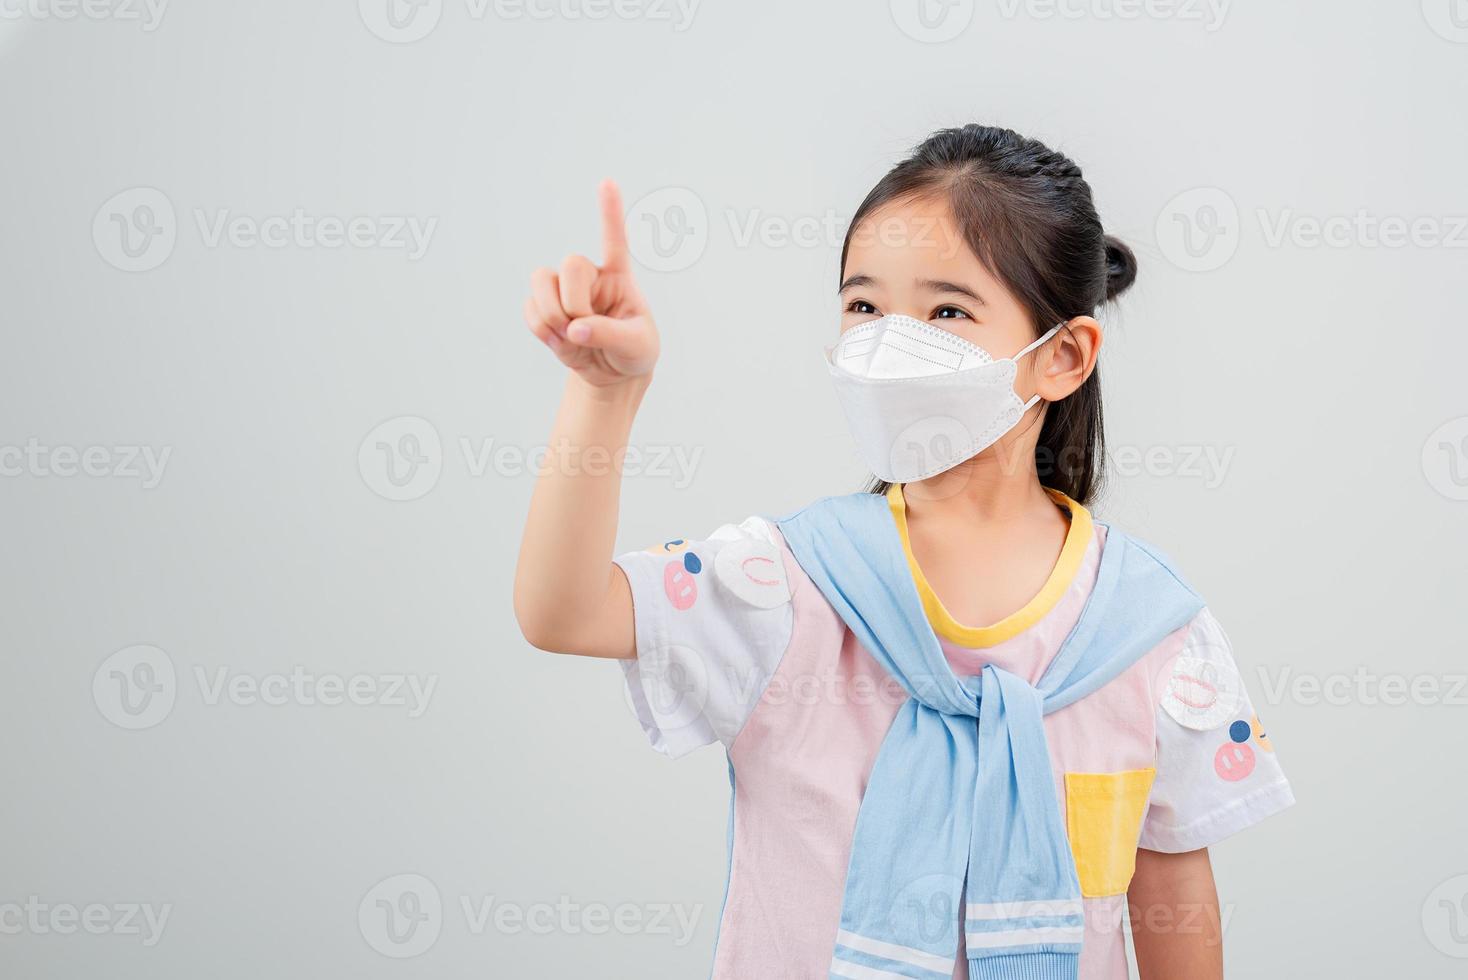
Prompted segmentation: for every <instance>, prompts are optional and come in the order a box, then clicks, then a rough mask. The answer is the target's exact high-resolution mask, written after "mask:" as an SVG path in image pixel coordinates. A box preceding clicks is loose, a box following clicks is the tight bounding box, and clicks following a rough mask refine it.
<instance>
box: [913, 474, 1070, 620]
mask: <svg viewBox="0 0 1468 980" xmlns="http://www.w3.org/2000/svg"><path fill="white" fill-rule="evenodd" d="M1045 492H1046V493H1048V494H1050V496H1051V497H1052V498H1053V499H1054V500H1055V502H1056V503H1057V504H1059V505H1060V506H1062V507H1064V508H1066V509H1067V510H1069V511H1070V530H1069V531H1067V532H1066V534H1065V545H1064V546H1063V547H1062V548H1061V549H1060V558H1059V559H1058V560H1057V561H1056V562H1055V568H1054V569H1052V570H1051V572H1050V578H1049V579H1048V580H1046V582H1045V585H1044V586H1043V587H1042V588H1041V589H1040V591H1039V592H1038V593H1037V594H1036V595H1035V597H1034V598H1033V599H1031V600H1030V601H1029V602H1027V603H1025V605H1024V607H1023V608H1022V609H1020V610H1019V611H1017V612H1014V613H1011V614H1010V615H1008V616H1005V617H1004V618H1003V619H1001V620H1000V621H999V622H997V623H995V624H994V625H993V626H965V625H963V624H962V623H960V622H959V621H958V620H956V619H954V618H953V616H952V615H951V614H950V613H949V612H948V610H947V609H945V608H944V607H943V603H942V601H941V600H939V598H938V595H937V593H935V592H934V591H933V589H932V587H931V586H930V585H928V580H927V578H926V577H924V575H923V570H922V569H921V568H919V567H918V563H917V559H916V558H914V557H913V554H912V542H911V540H910V539H909V538H908V535H907V502H906V501H905V500H903V499H902V486H901V485H900V484H893V485H892V488H891V489H890V490H888V491H887V503H888V505H889V506H890V507H891V508H892V519H893V520H894V521H896V522H897V534H898V536H899V537H901V538H902V550H903V551H904V552H906V553H907V567H908V568H909V569H910V570H911V572H912V580H913V583H914V584H915V585H916V586H917V591H918V596H919V598H921V599H922V601H923V611H924V612H925V613H927V616H928V623H929V624H930V625H931V626H932V627H933V631H934V632H936V633H937V634H938V635H939V636H941V637H944V638H946V639H949V640H952V641H953V642H954V643H957V644H959V645H960V646H965V647H991V646H994V645H995V644H996V643H1002V642H1003V641H1005V640H1007V639H1009V638H1010V637H1013V636H1017V635H1018V634H1020V633H1022V632H1024V631H1025V630H1027V629H1029V628H1030V627H1031V626H1034V625H1035V624H1036V623H1038V622H1039V621H1040V620H1041V619H1043V618H1044V616H1045V614H1046V613H1048V612H1049V611H1050V610H1051V609H1053V608H1054V607H1055V604H1056V603H1057V602H1059V601H1060V597H1061V596H1063V595H1065V592H1066V590H1067V589H1069V588H1070V583H1071V581H1072V580H1073V579H1074V578H1075V575H1076V571H1077V570H1078V569H1079V568H1080V567H1081V560H1082V559H1083V558H1085V556H1086V548H1087V547H1089V546H1090V543H1091V536H1092V534H1093V533H1094V528H1093V526H1092V523H1091V512H1090V511H1088V510H1086V508H1085V507H1082V506H1081V505H1080V504H1078V503H1076V502H1075V501H1074V500H1071V499H1070V498H1069V497H1067V496H1066V495H1065V494H1063V493H1061V492H1060V491H1059V490H1051V489H1049V488H1046V490H1045Z"/></svg>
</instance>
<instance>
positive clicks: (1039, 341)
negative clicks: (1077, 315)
mask: <svg viewBox="0 0 1468 980" xmlns="http://www.w3.org/2000/svg"><path fill="white" fill-rule="evenodd" d="M1063 326H1065V324H1064V323H1057V324H1056V325H1055V326H1053V327H1051V328H1050V329H1049V330H1046V331H1045V332H1044V334H1042V335H1041V336H1039V337H1036V338H1035V339H1034V340H1033V341H1031V342H1030V343H1029V344H1027V345H1026V346H1025V348H1024V349H1023V350H1021V351H1020V352H1019V353H1018V354H1016V355H1014V356H1013V357H1011V358H1010V360H1011V361H1015V362H1018V361H1019V359H1020V358H1021V357H1024V356H1025V355H1026V354H1028V353H1030V352H1031V351H1033V350H1035V349H1036V348H1038V347H1043V346H1045V344H1046V342H1047V341H1049V340H1050V338H1051V337H1054V336H1055V335H1056V334H1058V333H1060V328H1061V327H1063ZM1039 403H1040V396H1039V394H1038V393H1036V394H1034V395H1031V396H1030V400H1029V401H1027V402H1025V407H1024V411H1026V412H1028V411H1029V410H1030V409H1032V408H1034V407H1035V406H1036V405H1038V404H1039Z"/></svg>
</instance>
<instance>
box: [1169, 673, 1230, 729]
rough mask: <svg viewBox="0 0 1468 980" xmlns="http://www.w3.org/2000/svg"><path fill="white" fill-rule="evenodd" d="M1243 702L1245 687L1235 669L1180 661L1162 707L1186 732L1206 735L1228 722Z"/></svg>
mask: <svg viewBox="0 0 1468 980" xmlns="http://www.w3.org/2000/svg"><path fill="white" fill-rule="evenodd" d="M1243 699H1244V683H1243V680H1242V679H1241V678H1240V677H1239V672H1238V671H1237V670H1235V669H1234V668H1233V667H1231V666H1229V665H1227V664H1220V663H1217V662H1215V661H1212V660H1203V659H1202V658H1199V657H1178V658H1177V660H1175V661H1174V662H1173V667H1172V675H1171V677H1169V678H1168V682H1167V690H1166V691H1165V692H1164V693H1163V695H1162V707H1163V710H1165V711H1166V712H1167V713H1168V715H1169V716H1171V718H1172V720H1173V721H1175V722H1177V723H1178V724H1179V725H1182V726H1183V727H1184V728H1191V729H1192V730H1193V731H1195V732H1206V731H1211V730H1212V729H1215V728H1218V727H1220V726H1222V725H1223V723H1224V722H1226V721H1228V720H1229V718H1230V717H1232V716H1233V714H1234V712H1236V711H1237V710H1238V709H1239V705H1240V704H1241V703H1242V702H1243Z"/></svg>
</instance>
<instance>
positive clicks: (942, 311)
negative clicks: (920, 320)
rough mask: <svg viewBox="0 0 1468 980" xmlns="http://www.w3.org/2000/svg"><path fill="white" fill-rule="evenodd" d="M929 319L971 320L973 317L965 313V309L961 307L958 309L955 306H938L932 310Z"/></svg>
mask: <svg viewBox="0 0 1468 980" xmlns="http://www.w3.org/2000/svg"><path fill="white" fill-rule="evenodd" d="M929 319H932V320H971V319H973V317H971V316H969V315H968V313H967V311H965V310H963V309H960V308H959V307H957V306H940V307H938V308H937V309H936V310H934V311H933V315H932V316H931V317H930V318H929Z"/></svg>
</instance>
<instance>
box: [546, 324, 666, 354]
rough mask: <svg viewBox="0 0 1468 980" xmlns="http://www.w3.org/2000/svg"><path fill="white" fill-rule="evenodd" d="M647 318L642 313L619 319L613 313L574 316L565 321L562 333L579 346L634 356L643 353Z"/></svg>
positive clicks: (645, 344)
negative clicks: (608, 314)
mask: <svg viewBox="0 0 1468 980" xmlns="http://www.w3.org/2000/svg"><path fill="white" fill-rule="evenodd" d="M648 333H649V331H648V329H647V321H646V319H645V318H643V317H633V318H631V319H629V320H619V319H617V318H615V317H610V316H601V315H599V314H597V315H593V316H582V317H577V318H576V319H574V320H572V321H571V322H570V323H569V324H567V325H566V337H567V339H568V340H571V341H572V342H573V343H576V344H580V345H581V346H582V347H596V348H599V349H601V350H603V351H606V352H607V353H608V354H612V355H614V356H618V357H624V358H638V357H641V356H643V355H644V354H646V352H647V351H646V348H647V344H648Z"/></svg>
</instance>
